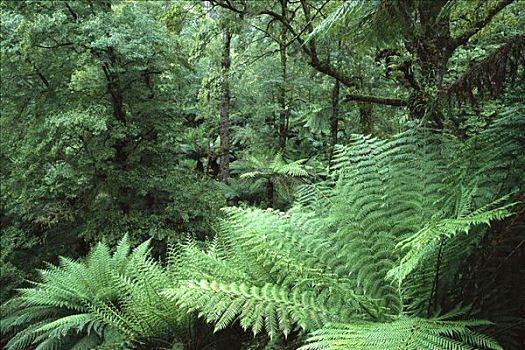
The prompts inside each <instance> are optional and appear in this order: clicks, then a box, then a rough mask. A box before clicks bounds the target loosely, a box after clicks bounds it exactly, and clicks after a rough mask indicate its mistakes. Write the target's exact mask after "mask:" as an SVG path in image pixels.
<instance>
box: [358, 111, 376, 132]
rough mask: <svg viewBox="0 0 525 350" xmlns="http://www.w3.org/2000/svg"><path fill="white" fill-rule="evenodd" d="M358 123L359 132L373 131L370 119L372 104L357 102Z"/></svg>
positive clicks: (372, 123)
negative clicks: (359, 125) (359, 126)
mask: <svg viewBox="0 0 525 350" xmlns="http://www.w3.org/2000/svg"><path fill="white" fill-rule="evenodd" d="M358 106H359V123H360V124H361V132H362V133H363V134H364V135H370V134H372V133H373V132H374V122H373V121H372V105H371V104H370V103H359V104H358Z"/></svg>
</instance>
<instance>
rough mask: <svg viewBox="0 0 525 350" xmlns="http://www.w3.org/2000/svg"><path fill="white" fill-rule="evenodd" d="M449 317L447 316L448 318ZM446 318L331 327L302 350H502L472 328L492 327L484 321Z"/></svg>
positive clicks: (411, 319) (322, 331) (318, 332)
mask: <svg viewBox="0 0 525 350" xmlns="http://www.w3.org/2000/svg"><path fill="white" fill-rule="evenodd" d="M445 316H446V315H445ZM445 316H442V317H439V318H436V319H421V318H417V317H406V316H401V317H399V318H398V319H396V320H395V321H393V322H389V323H352V324H341V325H328V326H326V327H325V328H323V329H320V330H318V331H315V332H314V333H313V334H312V336H311V337H310V338H309V339H308V344H307V345H305V346H302V347H300V348H299V349H301V350H314V349H317V350H321V349H323V350H345V349H363V350H366V349H370V350H372V349H378V348H381V349H413V350H417V349H436V350H437V349H457V350H460V349H461V350H463V349H465V350H466V349H473V348H475V349H495V350H496V349H498V350H503V348H502V347H501V346H500V345H499V344H498V343H496V342H494V340H492V339H491V338H489V337H487V336H485V335H482V334H479V333H476V332H473V331H471V330H470V329H469V327H479V326H483V325H487V324H490V323H487V322H484V321H460V322H454V321H447V320H444V319H445Z"/></svg>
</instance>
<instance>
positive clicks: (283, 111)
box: [277, 0, 288, 150]
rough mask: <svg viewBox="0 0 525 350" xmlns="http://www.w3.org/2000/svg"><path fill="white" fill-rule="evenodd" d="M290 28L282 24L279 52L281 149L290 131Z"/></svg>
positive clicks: (284, 3)
mask: <svg viewBox="0 0 525 350" xmlns="http://www.w3.org/2000/svg"><path fill="white" fill-rule="evenodd" d="M286 2H287V1H286V0H281V7H282V10H281V11H282V14H283V16H286ZM287 33H288V30H287V28H286V26H284V25H283V26H282V31H281V40H280V42H279V54H280V59H281V79H282V81H281V85H280V86H279V93H278V96H277V100H278V102H279V149H280V150H284V148H285V147H286V134H287V132H288V130H287V129H288V128H287V121H288V108H287V106H286V85H287V80H288V67H287V63H288V62H287V46H286V38H287Z"/></svg>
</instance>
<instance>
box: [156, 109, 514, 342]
mask: <svg viewBox="0 0 525 350" xmlns="http://www.w3.org/2000/svg"><path fill="white" fill-rule="evenodd" d="M513 118H514V116H511V117H507V118H503V119H502V121H500V123H501V122H503V120H507V122H511V120H514V122H517V123H518V124H519V123H521V122H520V121H517V120H516V119H513ZM507 131H508V129H506V128H505V129H500V128H498V127H494V128H493V129H492V130H490V132H487V133H486V134H485V135H480V136H479V137H478V138H475V139H472V140H471V141H470V142H468V143H467V144H460V143H457V142H456V141H455V140H454V139H453V138H449V137H445V136H441V135H439V134H435V133H433V132H432V131H429V130H417V131H411V132H408V133H404V134H401V135H398V136H396V137H393V138H391V139H388V140H384V141H383V140H376V139H372V138H370V137H362V136H356V137H355V139H354V142H353V143H352V144H350V145H349V146H346V147H342V148H341V149H340V150H339V152H338V153H337V156H336V157H335V160H334V163H335V165H334V169H335V170H334V171H333V173H332V175H331V176H332V177H334V179H333V180H330V179H329V180H327V181H328V184H325V185H324V189H323V190H321V191H318V192H319V193H321V192H323V191H324V192H325V193H328V194H327V195H325V196H324V197H325V198H328V199H329V200H327V201H326V200H325V201H323V202H322V203H324V205H328V206H329V208H328V209H327V208H321V206H317V205H309V203H308V200H305V199H304V196H303V201H302V202H300V203H302V204H299V206H297V207H295V208H293V209H292V210H290V211H288V212H287V213H281V212H276V211H271V210H266V211H262V210H257V209H239V208H230V209H227V213H228V219H227V220H226V221H225V222H224V223H223V228H222V229H221V230H220V232H219V233H218V236H217V239H216V241H214V243H213V245H212V247H211V248H210V249H209V250H208V251H203V250H201V249H200V248H197V247H196V246H195V244H194V243H192V242H190V243H188V244H186V246H185V247H184V250H183V253H179V254H182V255H178V256H177V257H175V258H173V260H174V261H177V263H176V264H175V266H176V271H179V273H178V276H180V277H182V279H181V280H179V281H178V282H177V285H176V286H175V287H174V288H171V289H168V290H166V291H165V292H163V294H164V295H165V296H167V297H168V298H169V299H171V300H174V301H178V304H179V306H181V307H183V308H184V309H187V310H190V311H194V310H195V311H198V312H199V314H200V315H202V316H203V317H205V318H206V319H207V320H208V321H209V322H213V323H214V324H215V326H216V329H222V328H224V327H226V326H227V325H228V324H229V323H231V322H232V321H233V320H235V319H237V318H238V319H239V321H240V324H241V326H242V327H243V328H245V329H251V330H252V331H253V332H254V333H258V332H260V331H262V330H263V329H264V330H266V331H267V332H268V334H269V335H270V337H275V336H276V335H278V334H279V333H283V334H284V335H287V334H289V333H290V331H291V330H292V329H294V327H296V326H298V327H299V328H301V329H304V330H307V331H311V330H315V329H318V328H319V327H320V326H322V325H325V324H326V323H333V322H337V323H341V322H344V323H346V324H347V325H346V326H344V327H342V328H338V327H337V326H335V328H327V330H325V331H318V333H314V334H315V335H314V336H313V338H312V341H313V343H312V345H309V346H310V347H306V348H311V349H314V348H315V349H317V348H319V349H321V348H337V349H339V348H341V349H342V348H345V349H351V348H352V346H363V347H364V348H367V347H371V346H373V345H376V346H379V345H381V347H382V348H385V349H389V348H392V349H394V348H397V347H398V346H400V344H401V345H402V344H405V345H406V346H408V348H414V349H415V348H420V347H425V346H428V347H430V348H436V349H437V348H457V349H463V348H465V349H467V348H470V347H469V346H476V347H477V348H480V349H482V348H490V349H500V348H501V347H499V345H497V343H495V342H494V341H493V340H491V339H490V338H489V337H487V336H484V335H478V334H476V333H472V332H471V331H470V330H469V328H468V327H471V326H480V325H487V323H479V322H476V321H444V319H445V318H447V317H448V316H441V317H440V318H436V319H432V318H429V319H426V318H425V319H423V318H421V316H423V315H425V314H426V316H427V317H428V316H430V315H429V313H430V314H434V313H437V312H439V311H438V310H439V308H440V307H441V306H440V305H438V304H437V303H436V302H435V300H434V298H435V297H436V295H437V294H438V293H440V291H438V290H436V288H442V290H447V288H454V283H457V279H456V278H457V277H459V276H460V273H461V271H460V270H461V268H460V265H461V262H462V261H465V259H467V258H468V257H469V256H470V254H471V253H472V249H473V247H474V245H475V244H476V243H475V242H479V241H480V240H481V239H482V238H483V236H484V235H485V234H487V231H486V230H485V229H484V227H483V226H482V225H481V224H486V223H489V222H492V221H495V220H501V219H503V218H505V217H507V216H509V215H510V214H511V211H510V210H511V208H512V207H513V206H514V204H513V203H509V196H502V197H500V198H497V197H496V198H497V199H494V198H495V196H498V193H500V191H501V190H502V188H501V187H499V186H498V187H496V188H495V187H494V186H495V185H494V183H493V182H492V181H491V180H492V179H490V178H491V177H493V174H492V173H491V170H490V169H494V168H495V167H500V169H501V166H502V165H503V164H505V163H506V162H507V161H509V160H510V159H512V158H513V152H514V151H513V150H515V148H514V147H505V144H506V143H515V142H519V138H520V137H521V136H520V135H519V134H515V133H514V134H513V133H512V132H511V133H510V134H509V133H508V132H507ZM502 132H504V133H505V132H506V133H507V138H506V141H505V143H503V144H502V145H501V146H500V147H497V148H496V149H494V148H492V149H489V148H487V149H486V152H487V153H486V155H488V154H491V155H492V156H493V157H491V158H490V159H491V161H486V162H485V164H484V166H483V167H480V168H477V169H476V168H473V167H472V164H471V163H470V162H471V161H472V158H471V157H473V156H472V155H470V156H469V155H468V154H467V153H466V152H465V150H466V149H470V148H471V147H473V146H474V145H476V147H480V146H483V145H487V147H488V146H489V143H491V141H493V140H494V138H495V137H496V135H498V134H499V133H502ZM492 146H494V144H493V143H492ZM476 156H477V155H474V157H476ZM447 164H456V166H455V167H453V168H449V167H447V166H446V165H447ZM505 169H507V168H505ZM514 171H515V170H514V169H511V168H510V169H507V170H500V173H499V175H498V176H502V177H508V176H512V175H511V174H512V173H513V172H514ZM330 184H333V185H330ZM473 184H475V185H473ZM519 186H520V187H521V188H522V186H523V184H520V185H519ZM461 188H469V190H461ZM315 201H316V202H317V199H316V200H315ZM320 201H322V199H320ZM457 247H462V249H461V250H458V249H457ZM443 271H446V272H443ZM436 279H438V280H439V287H437V286H436V282H435V280H436ZM396 282H397V283H396ZM419 315H421V316H419ZM418 316H419V317H418ZM340 327H341V326H340ZM387 329H388V332H387V331H386V330H387ZM389 332H392V334H390V333H389ZM409 336H410V337H409ZM407 337H408V339H407ZM404 342H406V343H404ZM330 344H332V345H330ZM338 346H339V347H338ZM440 346H441V347H440Z"/></svg>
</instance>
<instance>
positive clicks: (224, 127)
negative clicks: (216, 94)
mask: <svg viewBox="0 0 525 350" xmlns="http://www.w3.org/2000/svg"><path fill="white" fill-rule="evenodd" d="M222 36H223V44H224V46H223V52H222V99H221V134H220V137H221V180H222V182H224V183H227V182H228V178H229V177H230V81H229V80H230V63H231V60H230V41H231V34H230V29H229V28H228V27H227V26H225V27H224V29H223V31H222Z"/></svg>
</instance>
